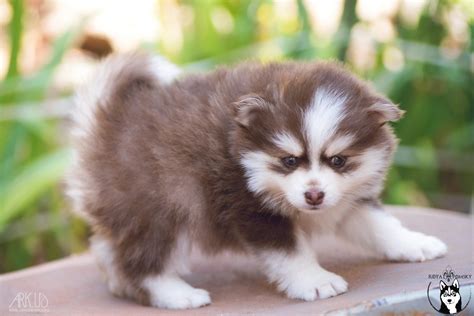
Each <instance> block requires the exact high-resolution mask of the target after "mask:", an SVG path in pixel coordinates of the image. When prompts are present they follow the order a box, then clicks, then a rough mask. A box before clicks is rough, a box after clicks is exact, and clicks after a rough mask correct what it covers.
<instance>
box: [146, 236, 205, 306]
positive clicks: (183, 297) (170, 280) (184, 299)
mask: <svg viewBox="0 0 474 316" xmlns="http://www.w3.org/2000/svg"><path fill="white" fill-rule="evenodd" d="M190 252H191V247H190V241H189V238H188V236H187V235H186V234H182V235H181V236H180V237H179V238H178V240H177V242H176V247H175V249H174V250H173V252H172V254H171V257H170V260H169V261H168V264H167V266H166V268H165V269H164V271H163V272H161V273H160V274H156V275H151V276H148V277H146V278H144V279H143V281H142V287H143V288H144V289H145V290H147V291H148V294H149V303H150V305H152V306H155V307H160V308H169V309H188V308H197V307H201V306H205V305H209V304H210V303H211V297H210V295H209V293H208V292H207V291H206V290H203V289H197V288H194V287H192V286H191V285H189V284H188V283H186V282H185V281H184V280H183V279H181V277H180V276H179V274H180V273H185V272H187V271H188V267H187V261H188V259H189V258H188V255H189V253H190Z"/></svg>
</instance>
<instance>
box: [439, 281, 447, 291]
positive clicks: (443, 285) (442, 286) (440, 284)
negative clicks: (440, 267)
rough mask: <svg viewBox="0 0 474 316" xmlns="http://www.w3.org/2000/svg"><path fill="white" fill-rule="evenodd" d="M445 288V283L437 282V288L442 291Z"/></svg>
mask: <svg viewBox="0 0 474 316" xmlns="http://www.w3.org/2000/svg"><path fill="white" fill-rule="evenodd" d="M445 287H446V283H444V281H443V280H441V281H439V288H440V289H441V291H442V290H444V288H445Z"/></svg>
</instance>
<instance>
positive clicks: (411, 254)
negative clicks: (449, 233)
mask: <svg viewBox="0 0 474 316" xmlns="http://www.w3.org/2000/svg"><path fill="white" fill-rule="evenodd" d="M447 250H448V248H447V246H446V244H445V243H444V242H442V241H441V240H439V239H438V238H436V237H433V236H427V235H424V234H422V233H417V232H407V233H406V234H404V236H403V238H400V239H399V240H398V241H397V240H395V241H394V242H393V244H391V245H389V246H388V247H387V248H386V250H385V256H386V257H387V259H389V260H394V261H410V262H415V261H425V260H431V259H435V258H438V257H442V256H444V255H445V254H446V252H447Z"/></svg>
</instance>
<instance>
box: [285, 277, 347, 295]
mask: <svg viewBox="0 0 474 316" xmlns="http://www.w3.org/2000/svg"><path fill="white" fill-rule="evenodd" d="M285 292H286V295H287V296H288V297H289V298H295V299H301V300H305V301H314V300H316V299H324V298H328V297H332V296H336V295H339V294H342V293H344V292H347V282H346V281H345V280H344V279H343V278H342V277H340V276H338V275H337V274H334V273H331V272H329V271H325V270H322V271H320V272H317V273H315V274H312V275H305V276H301V278H298V280H293V281H292V282H290V283H289V285H288V287H287V288H286V289H285Z"/></svg>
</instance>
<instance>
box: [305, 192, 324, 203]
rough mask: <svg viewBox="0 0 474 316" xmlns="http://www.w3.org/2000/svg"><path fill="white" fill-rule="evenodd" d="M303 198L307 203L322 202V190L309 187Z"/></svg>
mask: <svg viewBox="0 0 474 316" xmlns="http://www.w3.org/2000/svg"><path fill="white" fill-rule="evenodd" d="M304 198H305V200H306V203H308V204H309V205H319V204H321V203H323V199H324V192H323V191H320V190H317V189H311V190H308V191H306V192H305V193H304Z"/></svg>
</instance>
